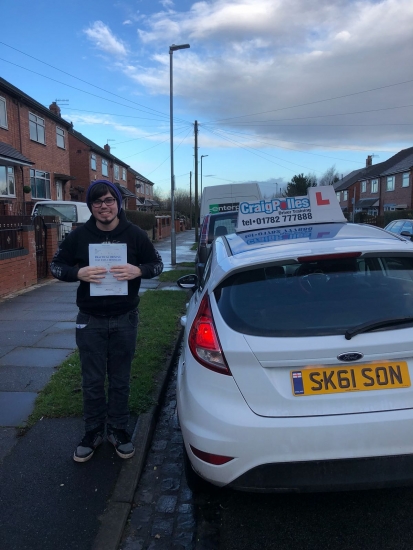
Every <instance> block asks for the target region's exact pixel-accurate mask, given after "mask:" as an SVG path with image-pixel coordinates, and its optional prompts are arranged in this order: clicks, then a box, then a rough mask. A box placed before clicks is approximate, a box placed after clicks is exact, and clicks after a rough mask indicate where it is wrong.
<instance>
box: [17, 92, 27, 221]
mask: <svg viewBox="0 0 413 550" xmlns="http://www.w3.org/2000/svg"><path fill="white" fill-rule="evenodd" d="M17 119H18V121H19V141H20V153H21V154H22V155H23V142H22V128H21V122H20V102H19V100H17ZM20 170H21V174H22V184H23V185H22V188H23V187H24V167H23V166H20ZM23 215H24V216H25V215H26V196H25V193H24V191H23Z"/></svg>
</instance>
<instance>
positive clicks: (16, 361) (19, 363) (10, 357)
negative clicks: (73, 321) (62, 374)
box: [0, 347, 73, 367]
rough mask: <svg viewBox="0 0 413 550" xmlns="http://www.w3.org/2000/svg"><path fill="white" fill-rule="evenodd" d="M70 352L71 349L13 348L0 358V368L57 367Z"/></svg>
mask: <svg viewBox="0 0 413 550" xmlns="http://www.w3.org/2000/svg"><path fill="white" fill-rule="evenodd" d="M72 352H73V349H48V348H23V347H20V348H15V349H13V350H12V351H11V352H10V353H7V354H6V355H4V356H3V357H1V358H0V367H1V366H12V367H57V366H58V365H60V363H62V361H64V360H65V359H66V357H67V356H68V355H70V354H71V353H72Z"/></svg>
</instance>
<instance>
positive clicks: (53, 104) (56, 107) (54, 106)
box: [49, 101, 62, 116]
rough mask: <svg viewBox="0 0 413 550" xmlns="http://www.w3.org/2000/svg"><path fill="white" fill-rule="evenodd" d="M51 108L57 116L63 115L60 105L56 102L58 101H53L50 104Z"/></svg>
mask: <svg viewBox="0 0 413 550" xmlns="http://www.w3.org/2000/svg"><path fill="white" fill-rule="evenodd" d="M49 109H50V110H51V111H52V113H53V114H54V115H56V116H62V115H61V114H60V107H59V105H58V104H57V103H56V101H53V103H52V104H51V105H49Z"/></svg>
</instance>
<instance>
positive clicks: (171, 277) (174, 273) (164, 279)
mask: <svg viewBox="0 0 413 550" xmlns="http://www.w3.org/2000/svg"><path fill="white" fill-rule="evenodd" d="M192 273H195V269H194V268H192V269H189V268H188V269H171V271H163V272H162V273H161V274H160V275H159V280H160V281H161V283H175V282H176V281H177V280H178V279H179V277H183V276H184V275H191V274H192Z"/></svg>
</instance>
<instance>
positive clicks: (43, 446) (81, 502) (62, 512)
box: [0, 418, 136, 550]
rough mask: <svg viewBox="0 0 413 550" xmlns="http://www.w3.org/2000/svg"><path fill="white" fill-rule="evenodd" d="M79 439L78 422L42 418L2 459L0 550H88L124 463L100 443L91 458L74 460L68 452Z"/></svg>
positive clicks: (80, 433)
mask: <svg viewBox="0 0 413 550" xmlns="http://www.w3.org/2000/svg"><path fill="white" fill-rule="evenodd" d="M133 422H136V418H135V419H134V420H133ZM82 435H83V421H82V420H81V419H80V418H62V419H46V418H45V419H43V420H41V421H39V422H38V423H37V424H36V425H35V426H33V428H31V429H30V430H29V431H28V432H27V433H26V434H25V435H24V437H21V438H19V440H18V442H17V444H16V445H15V446H14V448H13V452H12V453H11V454H8V455H7V456H6V457H5V458H4V460H3V463H2V467H1V468H0V487H1V491H0V518H1V521H0V540H1V550H45V549H47V550H51V549H59V550H74V549H76V550H90V549H91V548H92V543H93V540H94V539H95V537H96V534H97V532H98V529H99V526H100V522H99V517H100V516H101V515H102V514H103V512H104V509H105V506H106V503H107V500H108V498H109V496H110V494H111V492H112V490H113V487H114V484H115V482H116V479H117V477H118V474H119V472H120V469H121V466H122V464H123V462H124V461H123V460H122V459H121V458H119V457H118V456H117V455H116V453H115V451H114V448H113V446H112V445H110V444H109V443H107V442H104V443H103V444H102V445H101V446H100V447H99V448H98V449H97V451H96V453H95V455H94V456H93V459H92V460H90V461H89V462H85V463H83V464H79V463H76V462H74V460H73V458H72V455H73V450H74V448H75V446H76V444H77V443H78V442H79V439H81V437H82ZM131 460H133V459H131ZM39 465H41V467H39Z"/></svg>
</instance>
